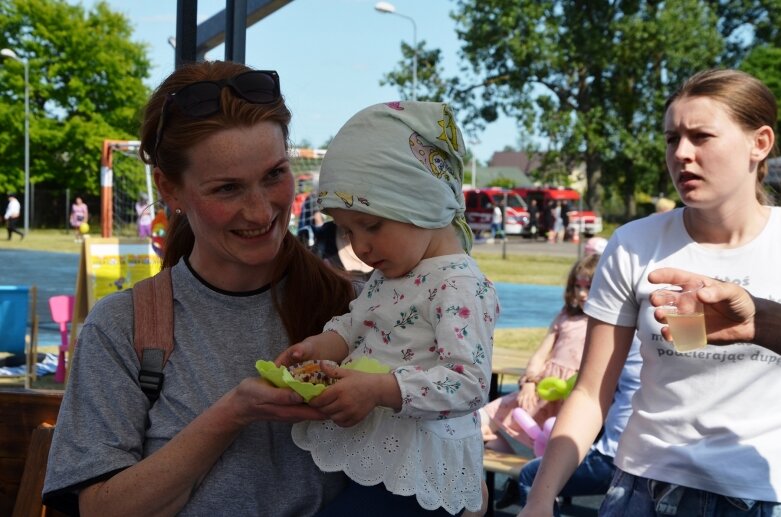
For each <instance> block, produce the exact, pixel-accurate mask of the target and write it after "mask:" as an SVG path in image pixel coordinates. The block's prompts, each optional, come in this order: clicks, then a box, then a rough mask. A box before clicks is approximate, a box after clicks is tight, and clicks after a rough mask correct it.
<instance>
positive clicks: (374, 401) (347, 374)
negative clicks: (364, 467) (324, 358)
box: [309, 365, 401, 427]
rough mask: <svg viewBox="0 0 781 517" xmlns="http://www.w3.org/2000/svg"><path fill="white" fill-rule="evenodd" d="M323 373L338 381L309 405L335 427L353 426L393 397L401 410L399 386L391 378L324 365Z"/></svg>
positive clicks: (392, 377) (385, 375) (389, 375)
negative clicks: (396, 399)
mask: <svg viewBox="0 0 781 517" xmlns="http://www.w3.org/2000/svg"><path fill="white" fill-rule="evenodd" d="M323 370H324V371H325V373H326V374H327V375H328V376H329V377H333V378H336V379H339V380H338V381H337V382H336V384H333V385H331V386H329V387H328V389H326V390H325V391H324V392H323V393H322V394H321V395H319V396H317V397H315V398H313V399H312V400H310V401H309V405H310V406H312V407H314V408H316V409H319V410H320V411H322V412H323V413H324V414H326V415H328V418H330V419H331V420H333V421H334V423H336V425H338V426H341V427H352V426H354V425H355V424H357V423H358V422H360V421H361V420H363V419H364V418H365V417H366V415H368V414H369V412H370V411H371V410H372V409H374V408H375V407H377V406H378V405H381V403H382V402H383V401H387V400H388V397H393V396H394V395H395V396H396V397H398V401H399V404H398V405H399V406H401V394H400V391H399V385H398V383H397V382H396V377H394V376H393V374H378V373H364V372H358V371H355V370H350V369H347V368H333V367H331V366H328V365H324V366H323ZM388 406H395V404H388Z"/></svg>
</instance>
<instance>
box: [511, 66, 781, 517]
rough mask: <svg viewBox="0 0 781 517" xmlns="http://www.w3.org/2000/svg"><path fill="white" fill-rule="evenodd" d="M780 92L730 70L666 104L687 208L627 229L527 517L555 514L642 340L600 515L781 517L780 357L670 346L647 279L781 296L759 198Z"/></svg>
mask: <svg viewBox="0 0 781 517" xmlns="http://www.w3.org/2000/svg"><path fill="white" fill-rule="evenodd" d="M776 118H777V107H776V100H775V98H774V97H773V94H772V93H771V92H770V91H769V90H768V89H767V87H765V86H764V85H763V84H762V83H761V82H760V81H758V80H757V79H755V78H753V77H752V76H750V75H748V74H745V73H742V72H738V71H734V70H708V71H704V72H701V73H698V74H696V75H695V76H693V77H692V78H690V79H689V80H688V81H686V82H685V83H684V84H683V86H682V87H681V88H680V89H679V90H678V91H677V92H676V93H675V94H673V95H672V96H671V97H670V99H668V101H667V104H666V112H665V119H664V131H665V135H666V139H667V151H666V161H667V167H668V170H669V173H670V177H671V178H672V181H673V184H674V185H675V188H676V189H677V191H678V194H679V195H680V197H681V201H682V202H683V204H684V205H685V207H684V208H678V209H675V210H672V211H670V212H666V213H664V214H657V215H654V216H653V217H648V218H645V219H641V220H638V221H634V222H632V223H629V224H626V225H624V226H622V227H621V228H619V229H618V230H617V231H616V232H615V234H614V235H613V237H612V238H611V239H610V242H609V244H608V246H607V249H606V250H605V252H604V254H603V255H602V259H601V262H600V265H599V268H598V270H597V274H596V276H595V278H594V282H593V285H592V288H591V295H590V297H589V301H588V303H587V304H586V307H585V312H586V314H588V315H589V318H590V321H589V330H588V334H587V337H586V350H585V353H584V357H583V363H582V365H581V370H580V377H579V380H578V384H577V386H576V388H575V390H574V391H573V392H572V394H571V395H570V396H569V398H568V399H567V401H566V403H565V404H564V407H563V408H562V410H561V412H560V413H559V417H558V420H557V423H556V427H555V428H554V430H553V433H552V436H551V441H550V442H549V445H548V448H547V450H546V453H545V457H544V459H543V463H542V466H541V468H540V471H539V473H538V475H537V477H536V479H535V482H534V486H533V488H532V491H531V493H530V495H529V499H528V504H527V506H526V507H525V508H524V509H523V510H522V512H521V514H520V515H521V516H531V515H534V516H535V517H536V516H540V515H551V514H552V509H553V502H554V499H555V497H556V495H557V494H558V492H559V490H560V489H561V487H562V486H563V485H564V483H565V482H566V481H567V479H568V478H569V476H570V474H571V472H572V471H573V470H574V469H575V468H576V467H577V464H578V462H579V461H580V460H581V459H582V458H583V456H584V455H585V454H586V452H587V451H588V448H589V446H590V445H591V443H592V442H593V439H594V437H595V436H596V434H597V432H598V431H599V428H600V426H601V424H602V418H604V415H605V413H606V412H607V409H608V407H609V406H610V402H611V398H612V395H613V391H614V388H615V385H616V381H617V379H618V376H619V374H620V372H621V368H622V366H623V363H624V360H625V358H626V355H627V352H628V350H629V347H630V345H631V343H632V336H633V335H634V334H635V332H637V336H638V338H639V339H640V340H641V342H642V345H641V354H642V356H643V370H642V373H641V386H640V389H639V390H638V392H637V393H636V394H635V397H634V399H633V413H632V416H631V417H630V419H629V423H628V424H627V427H626V429H625V431H624V434H623V436H622V438H621V442H620V444H619V448H618V454H617V456H616V458H615V464H616V467H617V471H616V476H615V477H614V479H613V482H612V486H611V489H610V490H609V491H608V494H607V496H606V498H605V501H604V503H603V505H602V508H601V510H600V515H606V516H623V515H632V516H637V517H645V516H649V517H650V516H655V515H660V514H663V515H680V516H688V515H703V516H711V515H733V514H734V515H738V514H739V515H781V503H779V502H780V501H781V411H779V410H778V409H779V402H778V394H779V393H781V356H779V355H778V354H777V353H776V352H774V351H773V350H777V349H778V347H777V346H774V347H767V348H765V347H762V346H759V345H756V344H749V343H736V344H730V345H723V346H716V345H715V344H710V345H707V346H706V347H705V348H701V349H699V350H695V351H692V352H688V353H681V352H677V351H675V349H674V348H673V346H672V343H670V342H669V341H667V340H666V339H665V336H669V334H668V333H665V334H663V333H662V331H661V328H662V325H661V324H660V323H659V322H658V321H656V320H655V318H654V310H653V306H652V305H651V304H650V301H649V296H650V294H651V292H652V291H653V290H654V289H656V288H658V287H659V286H658V285H654V284H651V283H650V282H649V279H648V275H649V273H651V272H652V271H654V270H658V269H660V268H664V267H673V268H681V269H687V270H690V271H696V272H697V273H700V274H702V275H705V276H708V277H711V278H714V279H718V280H722V281H726V282H733V283H737V284H739V285H741V286H742V287H743V288H745V289H746V290H747V291H748V292H750V293H751V294H752V295H753V296H757V297H763V298H769V299H776V300H777V299H779V297H781V276H779V275H778V274H777V273H776V272H775V268H776V265H777V264H778V263H779V261H781V239H779V235H781V208H774V207H770V206H768V204H769V203H768V202H767V199H766V196H765V193H764V190H763V188H762V180H763V179H764V177H765V176H766V174H767V158H768V156H769V155H770V154H771V152H772V151H773V150H774V149H775V134H774V131H773V128H774V127H775V126H776Z"/></svg>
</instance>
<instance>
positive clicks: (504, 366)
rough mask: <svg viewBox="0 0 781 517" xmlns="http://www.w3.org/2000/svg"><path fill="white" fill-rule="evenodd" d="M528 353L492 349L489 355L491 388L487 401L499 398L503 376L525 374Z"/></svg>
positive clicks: (497, 348) (499, 348)
mask: <svg viewBox="0 0 781 517" xmlns="http://www.w3.org/2000/svg"><path fill="white" fill-rule="evenodd" d="M529 356H530V352H528V351H524V350H514V349H512V348H501V347H494V350H493V354H492V355H491V387H490V389H489V392H488V400H494V399H495V398H496V397H498V396H499V388H500V386H501V384H502V380H503V379H504V376H505V375H509V376H512V377H521V376H522V375H523V374H524V373H525V372H526V363H527V362H528V361H529Z"/></svg>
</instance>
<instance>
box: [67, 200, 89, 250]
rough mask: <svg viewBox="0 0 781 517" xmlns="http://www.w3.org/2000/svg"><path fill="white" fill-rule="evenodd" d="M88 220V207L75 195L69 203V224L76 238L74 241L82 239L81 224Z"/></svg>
mask: <svg viewBox="0 0 781 517" xmlns="http://www.w3.org/2000/svg"><path fill="white" fill-rule="evenodd" d="M88 221H89V208H87V204H86V203H85V202H84V201H82V199H81V198H80V197H76V199H75V200H74V201H73V205H71V216H70V225H71V228H73V233H74V236H75V238H76V242H81V241H82V235H83V234H82V231H81V225H82V224H84V223H86V222H88Z"/></svg>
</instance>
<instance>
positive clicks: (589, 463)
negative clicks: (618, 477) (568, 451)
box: [518, 449, 615, 516]
mask: <svg viewBox="0 0 781 517" xmlns="http://www.w3.org/2000/svg"><path fill="white" fill-rule="evenodd" d="M541 461H542V458H535V459H533V460H532V461H530V462H529V463H527V464H526V465H525V466H524V467H523V469H522V470H521V475H520V476H519V477H518V486H519V487H520V489H521V501H520V502H521V507H524V506H526V499H527V497H528V496H529V492H530V491H531V488H532V482H533V481H534V477H535V476H536V475H537V470H539V468H540V462H541ZM614 471H615V467H614V466H613V458H611V457H610V456H605V455H604V454H602V453H601V452H599V451H597V450H596V449H591V450H589V451H588V454H586V457H585V458H583V461H582V462H581V464H580V465H579V466H578V468H577V469H576V470H575V472H574V473H573V474H572V477H570V478H569V481H567V484H566V485H564V488H562V489H561V492H559V495H560V496H562V497H574V496H579V495H600V494H604V493H605V492H607V489H608V488H610V480H611V479H612V477H613V472H614ZM553 513H554V514H555V515H556V516H558V515H560V513H559V508H558V505H557V506H556V507H554V509H553Z"/></svg>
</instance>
